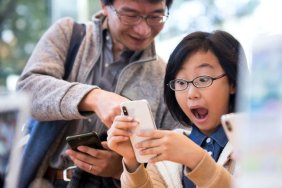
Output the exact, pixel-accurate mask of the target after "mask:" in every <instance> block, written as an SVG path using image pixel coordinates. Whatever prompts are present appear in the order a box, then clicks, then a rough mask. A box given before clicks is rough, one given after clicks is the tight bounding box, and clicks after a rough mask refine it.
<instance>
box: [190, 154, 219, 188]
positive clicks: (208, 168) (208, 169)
mask: <svg viewBox="0 0 282 188" xmlns="http://www.w3.org/2000/svg"><path fill="white" fill-rule="evenodd" d="M184 170H185V171H184V174H185V175H186V176H187V177H188V178H189V179H190V180H192V181H193V182H194V183H195V184H196V185H198V186H203V185H208V184H209V182H210V181H211V180H212V179H213V177H214V176H216V175H217V171H218V167H217V164H216V162H215V161H214V160H213V158H212V157H211V156H210V155H209V154H208V153H207V152H205V154H204V156H203V158H202V160H201V161H200V163H199V164H198V165H197V166H196V168H194V169H193V170H192V171H191V170H190V169H188V168H187V167H185V169H184Z"/></svg>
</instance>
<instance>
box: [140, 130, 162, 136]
mask: <svg viewBox="0 0 282 188" xmlns="http://www.w3.org/2000/svg"><path fill="white" fill-rule="evenodd" d="M164 133H165V131H164V130H141V131H139V132H137V133H136V134H137V136H140V137H150V138H161V137H163V135H164Z"/></svg>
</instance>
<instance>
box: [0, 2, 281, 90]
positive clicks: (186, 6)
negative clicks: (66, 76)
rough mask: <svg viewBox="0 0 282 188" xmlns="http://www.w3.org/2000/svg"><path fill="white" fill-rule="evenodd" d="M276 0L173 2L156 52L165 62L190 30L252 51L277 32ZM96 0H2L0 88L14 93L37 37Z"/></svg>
mask: <svg viewBox="0 0 282 188" xmlns="http://www.w3.org/2000/svg"><path fill="white" fill-rule="evenodd" d="M281 5H282V1H279V0H228V1H227V0H175V2H174V4H173V6H172V7H171V10H170V16H169V20H168V21H167V23H166V26H165V28H164V30H163V31H162V32H161V34H160V35H159V37H158V38H157V50H158V53H159V54H160V55H161V56H162V57H163V58H164V59H168V57H169V54H170V53H171V51H172V50H173V48H174V46H175V45H176V44H177V43H178V42H179V41H180V40H181V39H182V37H183V36H184V35H185V34H187V33H190V32H193V31H196V30H201V31H212V30H216V29H224V30H226V31H228V32H230V33H231V34H233V35H234V36H235V37H236V38H237V39H239V40H240V41H241V43H242V44H243V47H244V48H245V50H246V51H247V56H248V53H249V51H250V46H251V44H252V42H253V40H255V39H257V37H258V36H261V34H269V33H279V32H281V31H282V25H281V24H279V23H280V20H279V21H278V19H279V18H280V17H281V14H282V11H281V10H280V9H281ZM99 9H100V1H99V0H60V1H55V0H45V1H43V0H37V1H30V0H0V87H3V88H7V89H8V90H14V89H15V82H16V80H17V78H18V76H19V74H20V73H21V71H22V69H23V67H24V65H25V64H26V62H27V60H28V58H29V56H30V55H31V53H32V51H33V49H34V47H35V45H36V43H37V42H38V40H39V38H40V36H41V35H42V34H43V33H44V31H46V29H47V28H48V27H49V26H50V25H51V24H52V23H54V22H55V21H56V20H57V19H59V18H60V17H64V16H71V17H73V18H75V19H76V20H77V21H78V22H84V21H87V20H90V19H91V16H92V15H93V14H94V13H96V12H97V11H98V10H99Z"/></svg>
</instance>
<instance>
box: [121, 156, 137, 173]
mask: <svg viewBox="0 0 282 188" xmlns="http://www.w3.org/2000/svg"><path fill="white" fill-rule="evenodd" d="M123 162H124V165H125V167H126V169H127V171H128V172H130V173H132V172H135V171H136V169H137V168H138V167H139V166H140V163H138V162H137V161H136V159H131V160H130V159H126V158H123Z"/></svg>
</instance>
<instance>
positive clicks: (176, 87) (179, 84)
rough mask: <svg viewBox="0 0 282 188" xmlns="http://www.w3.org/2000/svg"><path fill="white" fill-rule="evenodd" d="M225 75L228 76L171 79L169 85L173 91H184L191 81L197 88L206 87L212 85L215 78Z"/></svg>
mask: <svg viewBox="0 0 282 188" xmlns="http://www.w3.org/2000/svg"><path fill="white" fill-rule="evenodd" d="M224 76H226V74H222V75H219V76H217V77H210V76H199V77H197V78H195V79H193V80H192V81H187V80H182V79H175V80H171V81H170V82H169V83H168V84H167V85H168V86H169V87H170V89H172V90H173V91H183V90H185V89H187V88H188V86H189V84H190V83H192V84H193V85H194V86H195V87H196V88H205V87H209V86H211V85H212V83H213V81H214V80H217V79H220V78H222V77H224Z"/></svg>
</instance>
